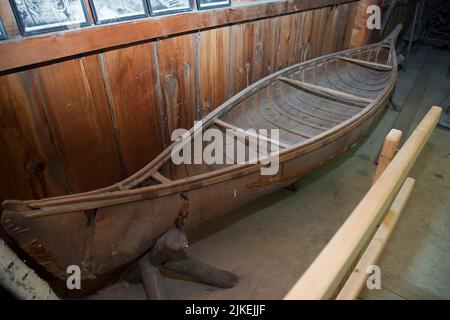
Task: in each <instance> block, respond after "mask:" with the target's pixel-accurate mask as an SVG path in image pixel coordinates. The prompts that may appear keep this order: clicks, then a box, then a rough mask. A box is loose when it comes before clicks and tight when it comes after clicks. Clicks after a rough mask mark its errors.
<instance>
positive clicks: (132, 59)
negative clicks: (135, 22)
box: [104, 44, 162, 175]
mask: <svg viewBox="0 0 450 320" xmlns="http://www.w3.org/2000/svg"><path fill="white" fill-rule="evenodd" d="M104 73H105V77H106V83H107V85H106V87H107V92H108V95H109V97H110V103H111V108H112V112H113V116H114V122H115V126H116V127H117V130H118V136H119V142H120V148H121V156H122V159H123V162H124V166H125V169H126V173H127V175H130V174H132V173H134V172H136V171H137V170H139V169H140V168H141V167H142V166H144V165H145V164H146V163H147V162H149V161H150V160H152V159H153V158H154V157H155V156H156V155H158V154H159V153H160V152H161V149H162V133H161V129H160V120H159V116H158V107H157V99H156V95H155V83H156V81H155V80H156V79H155V78H156V75H155V61H154V56H153V48H152V45H151V44H142V45H137V46H131V47H127V48H124V49H117V50H112V51H108V52H105V53H104Z"/></svg>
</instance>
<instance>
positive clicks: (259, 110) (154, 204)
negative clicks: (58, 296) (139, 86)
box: [1, 27, 401, 279]
mask: <svg viewBox="0 0 450 320" xmlns="http://www.w3.org/2000/svg"><path fill="white" fill-rule="evenodd" d="M400 28H401V27H398V28H396V29H395V30H394V31H393V32H392V33H391V35H389V36H388V37H387V38H386V39H385V40H383V41H381V42H379V43H376V44H372V45H368V46H365V47H362V48H356V49H351V50H347V51H343V52H339V53H334V54H330V55H326V56H323V57H319V58H316V59H313V60H310V61H306V62H303V63H300V64H297V65H294V66H291V67H288V68H286V69H283V70H281V71H279V72H276V73H274V74H272V75H270V76H268V77H266V78H264V79H261V80H260V81H258V82H256V83H254V84H252V85H251V86H249V87H248V88H246V89H244V90H243V91H241V92H240V93H238V94H237V95H235V96H233V97H232V98H230V99H229V100H228V101H226V102H225V103H223V104H222V105H221V106H219V107H218V108H217V109H216V110H214V111H213V112H211V113H210V114H209V115H207V116H206V117H205V118H204V119H203V129H206V128H210V127H216V128H219V129H221V130H223V129H224V128H235V127H237V128H243V129H248V128H255V129H264V128H265V129H273V128H278V129H279V130H280V143H279V145H280V148H281V149H280V154H279V161H280V170H279V172H278V174H277V175H273V176H264V175H261V174H260V167H261V163H257V164H230V165H220V166H219V165H217V166H211V165H199V164H192V165H179V166H175V165H174V164H173V163H172V162H171V157H170V155H171V151H172V149H173V148H174V147H176V146H179V145H180V144H181V143H184V142H183V141H177V142H174V143H173V144H172V145H171V146H169V147H168V148H167V149H166V150H164V151H163V152H162V153H161V154H160V155H159V156H158V157H157V158H155V159H154V160H153V161H151V162H150V163H149V164H148V165H146V166H145V167H144V168H142V169H141V170H140V171H138V172H136V173H135V174H134V175H132V176H130V177H129V178H127V179H125V180H123V181H121V182H119V183H117V184H115V185H112V186H110V187H107V188H103V189H98V190H95V191H91V192H87V193H81V194H73V195H66V196H61V197H54V198H47V199H41V200H32V201H11V200H8V201H5V202H4V203H3V208H4V211H3V215H2V220H1V223H2V226H3V227H4V229H5V230H6V231H7V232H8V233H9V234H10V235H11V237H12V238H14V239H15V241H16V242H17V243H18V244H19V245H20V247H21V248H22V249H23V250H24V251H25V252H27V253H28V254H29V255H30V256H31V257H32V258H34V259H35V260H36V261H37V262H38V263H40V264H41V265H42V266H44V267H45V268H46V269H47V270H48V271H49V272H51V273H52V274H54V275H55V276H57V277H60V278H62V279H64V278H66V277H67V274H66V268H67V267H68V266H69V265H78V266H80V267H81V269H82V278H83V279H93V278H96V277H98V276H100V275H102V274H105V273H107V272H109V271H112V270H114V269H116V268H117V267H119V266H121V265H124V264H126V263H128V262H130V261H133V260H135V259H136V258H138V257H140V256H141V255H142V254H143V253H145V252H146V251H148V250H149V249H150V248H151V247H152V246H153V244H154V243H155V241H156V240H157V239H158V238H159V237H160V236H162V235H163V234H164V233H165V232H166V231H167V230H168V229H170V228H173V227H174V225H176V224H178V226H179V224H180V221H182V222H183V228H185V230H189V229H191V228H193V227H196V226H198V225H199V224H201V223H203V222H206V221H208V220H210V219H213V218H215V217H218V216H220V215H222V214H225V213H226V212H228V211H230V210H233V209H235V208H238V207H240V206H243V205H244V204H246V203H249V202H251V201H253V200H255V199H257V198H260V197H262V196H264V195H266V194H268V193H270V192H273V191H274V190H276V189H279V188H282V187H284V186H287V185H289V184H291V183H293V182H295V181H296V180H297V179H298V178H299V177H301V176H302V175H304V174H305V173H307V172H308V171H310V170H312V169H314V168H316V167H318V166H320V165H322V164H323V163H325V162H327V161H328V160H330V159H332V158H334V157H336V155H338V154H340V153H342V152H344V151H345V150H347V149H349V148H350V147H351V146H352V145H354V144H355V142H356V141H357V140H358V138H360V137H361V136H362V135H363V134H365V133H366V132H367V131H368V130H369V128H370V127H371V125H372V124H374V123H375V121H376V120H377V118H378V117H379V116H380V115H382V113H383V111H384V110H385V107H386V105H387V104H388V101H389V99H390V96H391V94H392V92H393V90H394V86H395V82H396V78H397V57H396V53H395V41H396V38H397V36H398V33H399V32H400ZM190 132H191V133H192V134H194V135H195V134H198V133H199V132H198V130H197V131H196V129H195V127H194V128H192V129H191V131H190Z"/></svg>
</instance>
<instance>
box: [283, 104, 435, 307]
mask: <svg viewBox="0 0 450 320" xmlns="http://www.w3.org/2000/svg"><path fill="white" fill-rule="evenodd" d="M441 112H442V108H440V107H432V108H431V109H430V110H429V111H428V113H427V115H426V116H425V118H424V119H423V120H422V121H421V122H420V124H419V125H418V127H417V128H416V130H414V132H413V133H412V134H411V136H410V137H409V139H408V141H406V143H405V145H404V146H403V147H402V148H401V149H400V151H399V152H398V153H397V155H396V156H395V158H394V159H393V160H392V162H391V163H390V164H389V165H388V167H387V168H386V170H385V171H384V172H383V174H382V175H381V176H380V178H379V179H378V180H377V181H376V182H375V184H374V185H373V186H372V188H371V189H370V190H369V192H368V193H367V194H366V196H365V197H364V198H363V200H362V201H361V202H360V203H359V205H358V206H357V207H356V208H355V210H354V211H353V212H352V214H351V215H350V217H349V218H348V219H347V220H346V221H345V223H344V224H343V225H342V226H341V228H340V229H339V230H338V231H337V232H336V234H335V235H334V236H333V238H332V239H331V240H330V242H329V243H328V244H327V245H326V247H325V248H324V249H323V250H322V252H321V253H320V254H319V256H318V257H317V258H316V260H315V261H314V262H313V263H312V265H311V266H310V267H309V268H308V270H307V271H306V272H305V273H304V274H303V276H302V277H301V278H300V279H299V281H298V282H297V283H296V284H295V285H294V287H293V288H292V289H291V290H290V292H289V293H288V294H287V295H286V297H285V299H287V300H292V299H307V300H308V299H309V300H310V299H329V298H330V297H331V295H332V294H333V292H335V290H336V289H337V287H338V285H339V283H341V281H342V280H343V278H344V276H345V273H346V272H347V271H348V270H349V268H350V266H351V264H352V263H353V262H354V260H355V258H356V256H357V255H358V254H359V253H360V252H361V249H362V247H363V246H364V244H365V243H366V242H367V240H368V238H369V237H370V235H371V234H372V232H373V231H374V228H375V226H376V225H377V224H378V223H379V222H380V221H381V219H382V217H383V215H384V213H385V212H386V210H387V209H388V208H389V207H390V205H391V203H392V201H393V200H394V198H395V196H396V194H397V193H398V191H399V189H400V188H401V186H402V185H403V182H404V180H405V179H406V177H407V175H408V173H409V171H410V169H411V167H412V166H413V164H414V162H415V160H416V159H417V157H418V156H419V154H420V152H421V151H422V149H423V147H424V146H425V144H426V142H427V141H428V138H429V137H430V135H431V133H432V132H433V129H434V127H435V126H436V124H437V122H438V120H439V116H440V114H441Z"/></svg>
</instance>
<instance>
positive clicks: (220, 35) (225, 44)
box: [199, 27, 231, 115]
mask: <svg viewBox="0 0 450 320" xmlns="http://www.w3.org/2000/svg"><path fill="white" fill-rule="evenodd" d="M230 32H231V27H223V28H219V29H212V30H208V31H202V32H200V38H199V57H200V61H199V68H200V83H199V85H200V111H201V113H202V114H203V115H206V114H208V113H209V112H211V111H212V110H213V109H214V108H216V107H217V106H219V105H220V104H221V103H222V102H224V101H225V100H226V99H227V98H228V97H229V94H230V88H229V86H230V85H231V83H230V82H229V81H228V79H229V73H230V63H229V61H230Z"/></svg>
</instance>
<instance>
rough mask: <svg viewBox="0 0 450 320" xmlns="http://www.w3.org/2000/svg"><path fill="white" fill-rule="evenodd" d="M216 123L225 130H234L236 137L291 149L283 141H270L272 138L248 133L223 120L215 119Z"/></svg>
mask: <svg viewBox="0 0 450 320" xmlns="http://www.w3.org/2000/svg"><path fill="white" fill-rule="evenodd" d="M214 122H215V123H216V124H217V125H219V126H221V127H223V128H226V129H232V130H234V132H235V134H236V135H240V136H249V137H253V138H257V139H259V140H263V141H266V142H269V143H273V144H275V145H278V146H280V147H282V148H289V147H290V146H289V145H288V144H286V143H283V142H281V141H275V140H273V139H270V138H268V137H265V136H263V135H260V134H257V133H256V134H254V133H252V132H251V131H247V130H244V129H242V128H239V127H236V126H233V125H232V124H229V123H227V122H225V121H222V120H220V119H215V120H214Z"/></svg>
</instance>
